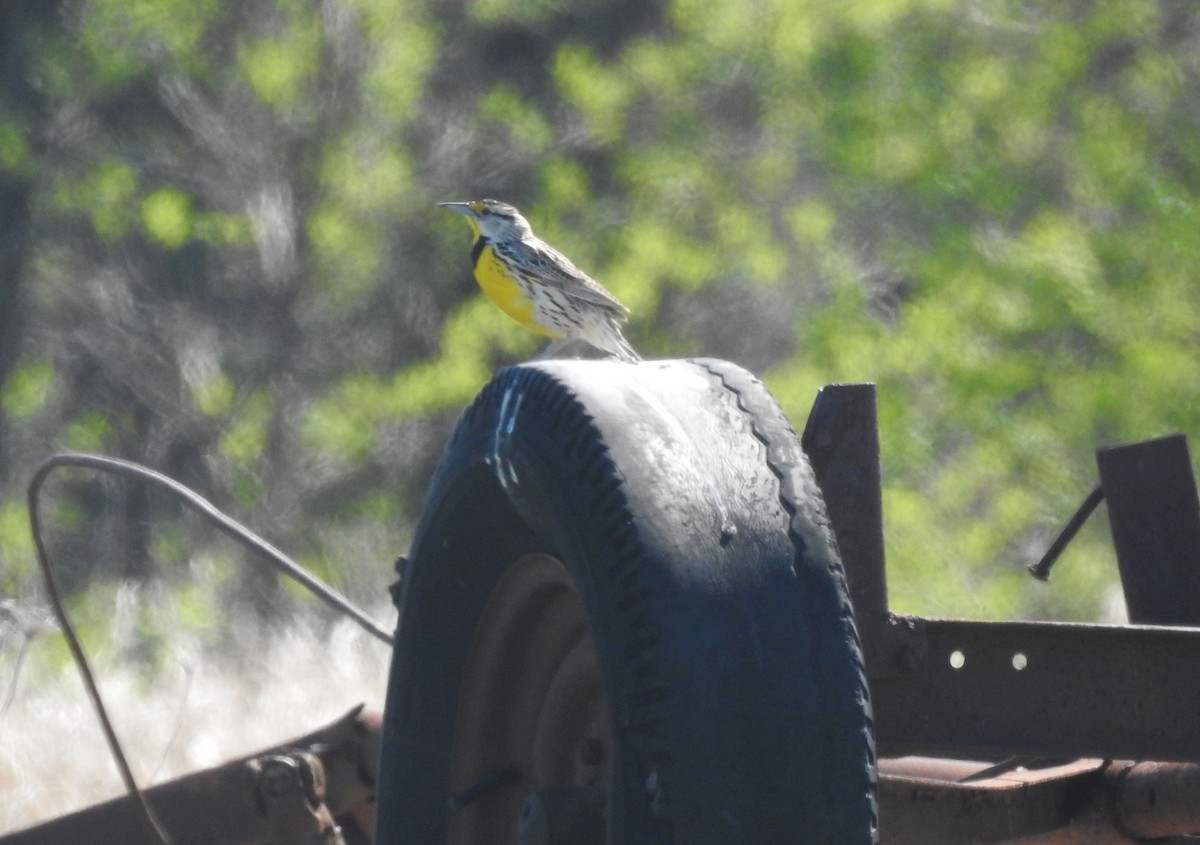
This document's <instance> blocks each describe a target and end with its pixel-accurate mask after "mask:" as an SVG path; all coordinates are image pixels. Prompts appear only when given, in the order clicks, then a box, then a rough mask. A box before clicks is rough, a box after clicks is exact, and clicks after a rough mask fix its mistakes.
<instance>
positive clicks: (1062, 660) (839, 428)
mask: <svg viewBox="0 0 1200 845" xmlns="http://www.w3.org/2000/svg"><path fill="white" fill-rule="evenodd" d="M802 442H803V445H804V448H805V451H806V452H807V453H808V455H809V457H810V460H811V461H812V464H813V468H814V470H815V472H816V474H817V478H818V480H819V482H820V484H821V487H822V489H823V492H824V496H825V500H826V505H827V508H828V512H829V516H830V520H831V522H832V525H833V527H834V530H835V533H836V535H837V539H838V543H839V546H840V549H841V554H842V559H843V562H844V564H845V567H846V574H847V579H848V582H849V587H850V592H851V595H852V598H853V601H854V606H855V616H856V619H857V623H858V628H859V632H860V635H861V638H862V642H863V649H864V654H865V658H866V665H867V671H868V676H869V682H870V687H871V694H872V698H873V708H874V722H875V736H876V744H877V748H878V751H879V754H880V757H881V759H880V764H879V773H880V780H879V804H880V825H881V827H880V840H881V842H882V843H884V845H918V844H919V845H931V844H932V845H967V843H1009V845H1085V844H1086V845H1117V843H1136V842H1145V841H1147V840H1151V839H1153V840H1155V841H1156V842H1160V843H1169V842H1177V843H1184V842H1194V841H1196V840H1195V839H1194V838H1192V837H1190V836H1187V834H1189V833H1195V832H1197V831H1200V765H1197V764H1198V763H1200V707H1198V706H1197V701H1198V699H1197V692H1198V691H1200V500H1198V498H1197V492H1196V483H1195V479H1194V477H1193V474H1192V470H1191V462H1190V458H1189V455H1188V450H1187V444H1186V440H1185V439H1184V438H1183V436H1181V435H1177V436H1173V437H1167V438H1162V439H1159V440H1152V441H1148V442H1145V443H1138V444H1134V445H1130V446H1121V447H1117V448H1111V449H1102V450H1100V451H1099V452H1098V453H1097V460H1098V464H1099V476H1100V487H1099V491H1100V492H1099V493H1094V494H1093V496H1091V497H1089V500H1090V506H1093V507H1094V505H1095V504H1096V501H1098V500H1099V497H1100V496H1102V497H1103V498H1104V499H1106V500H1107V503H1108V511H1109V522H1110V525H1111V527H1112V534H1113V541H1114V546H1115V549H1116V553H1117V559H1118V564H1119V568H1120V576H1121V581H1122V586H1123V589H1124V593H1125V598H1126V603H1127V607H1128V612H1129V618H1130V620H1131V624H1129V625H1119V626H1111V625H1085V624H1063V623H1046V622H972V621H963V620H947V619H928V618H922V617H917V616H904V615H899V614H896V613H893V612H892V611H891V610H890V609H889V607H888V597H887V580H886V573H885V569H886V564H885V554H884V534H883V512H882V493H881V484H880V456H879V436H878V427H877V415H876V395H875V388H874V385H869V384H859V385H833V386H829V387H826V388H824V389H823V390H822V391H820V393H819V394H818V396H817V401H816V403H815V404H814V406H813V410H812V413H811V415H810V416H809V419H808V423H807V426H806V428H805V431H804V434H803V437H802ZM1077 521H1079V520H1077ZM1043 574H1044V573H1043ZM380 718H381V717H380V714H378V713H372V712H360V710H359V709H356V710H353V711H351V712H350V713H348V714H347V715H346V716H345V717H343V718H342V719H339V720H338V721H336V722H334V723H333V724H331V725H328V726H326V727H325V728H322V729H320V730H318V731H315V732H313V733H312V734H309V735H307V736H304V737H300V738H297V739H296V740H293V741H292V742H289V743H285V744H283V745H280V746H276V747H274V748H271V749H267V750H266V751H263V752H260V753H258V754H256V755H253V756H250V757H246V758H242V759H240V760H235V761H233V762H230V763H226V764H224V765H222V766H218V767H215V768H213V769H208V770H204V771H202V772H197V773H195V774H193V775H188V776H186V777H183V778H179V779H177V780H174V781H170V782H168V783H165V784H161V785H159V786H156V787H153V788H151V789H148V790H146V798H147V800H148V801H149V802H150V804H151V805H152V806H153V807H154V810H155V812H156V814H157V815H158V816H159V817H160V818H161V820H162V821H163V822H164V824H165V825H166V827H167V829H168V830H170V831H171V833H172V841H173V842H174V843H176V844H177V845H179V844H180V843H191V842H195V843H200V842H224V843H245V845H249V844H250V843H257V842H273V843H277V845H289V844H290V843H316V842H322V843H349V844H350V845H355V843H369V842H370V841H371V836H372V827H373V817H374V812H373V811H374V807H373V801H374V784H375V775H376V772H377V762H378V761H377V755H378V751H379V741H380ZM84 841H97V842H104V841H110V842H122V843H131V844H132V845H137V843H143V842H144V843H157V842H158V841H159V840H158V839H157V837H156V835H155V834H154V833H153V832H152V831H150V830H149V829H148V828H147V827H146V825H145V823H144V819H143V818H142V816H141V815H140V813H139V812H138V810H137V807H136V805H135V804H134V802H133V801H132V800H130V799H128V798H121V799H115V800H113V801H109V802H106V803H104V804H99V805H96V806H94V807H91V808H88V809H85V810H82V811H79V812H77V813H72V814H69V815H67V816H63V817H62V818H59V819H55V820H53V821H50V822H47V823H45V824H42V825H38V826H36V827H33V828H29V829H26V830H23V831H16V832H13V833H9V834H7V835H4V836H0V845H48V843H62V842H84Z"/></svg>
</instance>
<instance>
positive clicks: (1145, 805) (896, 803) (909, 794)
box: [879, 757, 1200, 845]
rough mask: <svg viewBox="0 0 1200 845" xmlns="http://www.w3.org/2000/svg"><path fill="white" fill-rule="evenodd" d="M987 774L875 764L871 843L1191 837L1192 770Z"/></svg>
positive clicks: (1197, 783) (1080, 768) (1056, 765)
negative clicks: (875, 821)
mask: <svg viewBox="0 0 1200 845" xmlns="http://www.w3.org/2000/svg"><path fill="white" fill-rule="evenodd" d="M991 768H995V767H994V766H992V765H991V764H989V763H983V762H975V761H969V762H968V761H956V760H944V759H938V758H927V757H903V758H899V759H883V760H880V761H879V798H880V802H879V815H880V831H879V833H880V837H879V838H880V845H927V843H932V842H936V843H937V845H982V844H983V843H996V844H997V845H999V843H1005V845H1118V843H1119V844H1120V845H1128V844H1129V843H1138V842H1144V841H1146V840H1149V839H1154V840H1155V841H1158V842H1164V843H1165V842H1166V841H1167V838H1168V837H1179V836H1187V835H1189V834H1194V833H1196V832H1197V831H1200V766H1196V765H1194V764H1190V763H1133V762H1128V761H1118V762H1112V761H1107V760H1096V759H1090V760H1089V759H1085V760H1071V761H1068V762H1065V763H1061V762H1054V761H1036V760H1031V761H1027V762H1026V764H1025V765H1023V766H1017V767H1013V768H1011V769H1008V770H1005V771H1003V772H1002V773H1000V774H998V775H996V776H993V777H988V778H984V779H980V775H981V774H984V773H986V772H987V771H988V770H989V769H991ZM1170 841H1172V842H1174V841H1180V840H1174V839H1172V840H1170ZM1188 841H1192V840H1188Z"/></svg>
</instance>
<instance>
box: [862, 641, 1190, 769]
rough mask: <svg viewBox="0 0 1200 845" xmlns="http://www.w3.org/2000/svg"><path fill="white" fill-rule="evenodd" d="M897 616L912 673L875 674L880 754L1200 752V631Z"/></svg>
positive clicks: (1146, 755) (1136, 756)
mask: <svg viewBox="0 0 1200 845" xmlns="http://www.w3.org/2000/svg"><path fill="white" fill-rule="evenodd" d="M899 622H901V623H902V624H899V625H897V630H898V631H900V632H902V634H903V636H904V637H906V639H907V641H906V643H905V645H904V653H905V654H906V655H907V656H908V657H907V665H908V668H909V671H907V672H904V673H898V674H895V675H892V676H887V677H872V679H871V692H872V698H873V704H874V710H875V729H876V741H877V743H878V746H879V750H880V754H881V755H885V756H899V755H903V754H928V755H935V756H945V757H983V758H987V757H1004V756H1008V755H1011V754H1032V755H1038V756H1042V757H1064V758H1075V757H1103V758H1108V759H1133V760H1168V761H1188V762H1200V709H1198V708H1197V707H1196V690H1198V689H1200V631H1196V630H1189V629H1180V628H1165V627H1151V626H1122V627H1117V626H1103V625H1075V624H1065V623H1049V622H960V621H949V620H926V619H913V618H904V617H901V618H899ZM956 667H957V668H956ZM1018 667H1020V668H1018Z"/></svg>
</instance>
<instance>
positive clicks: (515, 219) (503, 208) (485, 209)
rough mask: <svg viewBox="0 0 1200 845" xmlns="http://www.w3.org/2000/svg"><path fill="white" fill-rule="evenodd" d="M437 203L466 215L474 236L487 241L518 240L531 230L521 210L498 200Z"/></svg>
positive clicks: (530, 232)
mask: <svg viewBox="0 0 1200 845" xmlns="http://www.w3.org/2000/svg"><path fill="white" fill-rule="evenodd" d="M438 205H439V206H441V207H442V208H448V209H450V210H451V211H457V212H458V213H459V214H463V215H466V218H467V222H468V223H470V224H471V228H472V229H473V230H474V232H475V236H476V237H480V236H482V237H485V238H487V239H488V240H489V241H506V240H518V239H520V238H522V237H524V236H526V235H529V234H532V232H533V230H532V229H531V228H530V227H529V223H528V222H527V221H526V220H525V218H524V217H522V216H521V212H519V211H517V210H516V209H515V208H513V207H512V206H511V205H509V204H508V203H506V202H500V200H471V201H470V202H439V203H438Z"/></svg>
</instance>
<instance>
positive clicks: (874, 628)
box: [800, 384, 893, 676]
mask: <svg viewBox="0 0 1200 845" xmlns="http://www.w3.org/2000/svg"><path fill="white" fill-rule="evenodd" d="M800 443H801V446H802V447H803V448H804V451H805V453H807V455H808V459H809V461H810V462H811V463H812V467H813V473H814V474H815V475H816V478H817V484H818V485H819V486H820V488H821V493H822V495H823V497H824V499H825V507H826V510H827V511H828V513H829V520H830V522H831V523H832V525H833V529H834V534H835V535H836V537H837V542H838V550H839V551H840V552H841V556H842V564H843V566H844V567H845V570H846V580H847V583H848V586H849V588H850V599H851V602H852V603H853V605H854V617H855V622H856V623H857V625H858V630H859V636H860V637H861V638H862V642H863V651H864V657H865V659H866V663H867V670H868V674H870V675H872V676H874V675H877V674H882V673H884V672H886V671H890V670H891V666H892V663H893V661H891V660H889V659H888V655H887V654H886V652H887V651H888V646H887V638H886V620H887V615H888V595H887V574H886V561H885V558H884V544H883V496H882V492H881V483H880V463H879V424H878V412H877V408H876V396H875V385H873V384H833V385H827V386H826V387H823V388H821V390H820V391H819V392H818V393H817V399H816V401H815V402H814V403H813V407H812V411H811V412H810V413H809V415H808V422H807V424H806V425H805V427H804V434H803V436H802V437H801V438H800Z"/></svg>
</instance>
